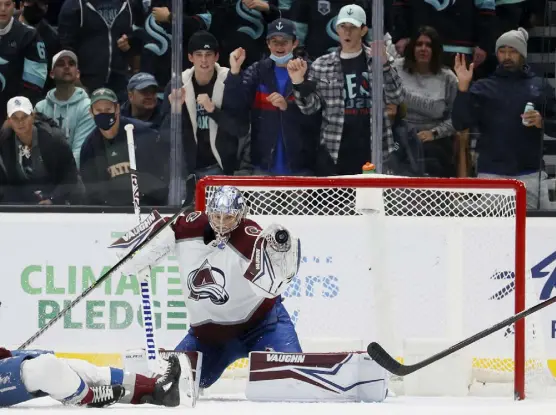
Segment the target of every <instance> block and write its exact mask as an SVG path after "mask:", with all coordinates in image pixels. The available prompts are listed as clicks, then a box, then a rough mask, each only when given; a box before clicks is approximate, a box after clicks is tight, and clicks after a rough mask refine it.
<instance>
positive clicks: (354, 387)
mask: <svg viewBox="0 0 556 415" xmlns="http://www.w3.org/2000/svg"><path fill="white" fill-rule="evenodd" d="M387 385H388V377H387V373H386V371H385V370H384V369H383V368H382V367H380V366H379V365H378V364H377V363H376V362H375V361H373V360H372V359H371V358H369V357H368V356H367V355H366V354H365V353H363V352H360V353H351V352H345V353H273V352H253V353H251V354H250V356H249V382H248V384H247V391H246V396H247V399H249V400H252V401H263V402H361V401H363V402H382V401H383V400H384V399H385V398H386V394H387V391H388V389H387Z"/></svg>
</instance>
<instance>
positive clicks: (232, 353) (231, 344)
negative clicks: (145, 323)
mask: <svg viewBox="0 0 556 415" xmlns="http://www.w3.org/2000/svg"><path fill="white" fill-rule="evenodd" d="M175 351H177V352H201V353H202V354H203V364H202V366H201V376H200V381H199V386H200V387H201V388H208V387H210V386H211V385H212V384H213V383H214V382H216V381H217V380H218V379H219V378H220V376H221V375H222V373H224V370H226V368H227V367H228V366H229V365H230V364H231V363H233V362H235V361H236V360H237V359H241V358H243V357H247V350H246V349H245V347H244V345H243V344H242V343H241V342H240V341H239V340H236V339H233V340H231V341H228V342H226V343H224V344H222V345H218V346H211V345H207V344H204V343H201V342H200V341H199V340H198V339H197V337H195V336H194V335H193V334H192V333H191V331H190V332H189V333H188V334H187V336H185V338H184V339H183V340H182V341H181V342H180V344H178V345H177V346H176V350H175Z"/></svg>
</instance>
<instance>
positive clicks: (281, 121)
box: [226, 19, 320, 175]
mask: <svg viewBox="0 0 556 415" xmlns="http://www.w3.org/2000/svg"><path fill="white" fill-rule="evenodd" d="M267 33H268V34H267V45H268V48H269V50H270V56H269V57H268V58H265V59H262V60H260V61H258V62H255V63H254V64H253V65H251V66H249V67H248V68H247V69H246V70H245V71H244V72H243V73H242V72H241V69H240V68H241V65H242V64H243V62H244V61H245V59H246V52H245V50H244V49H243V48H238V49H236V50H235V51H233V52H232V53H231V55H230V73H229V74H228V78H227V79H226V88H229V90H230V91H231V95H232V96H234V97H235V99H234V101H233V103H232V105H233V106H234V107H235V108H236V109H237V110H238V111H244V112H248V111H250V112H251V161H252V163H253V164H254V166H255V167H256V169H255V174H257V175H311V174H312V170H313V160H314V157H315V154H316V148H317V145H318V142H317V140H318V137H319V127H320V116H319V115H318V114H317V115H315V116H313V115H303V114H302V113H301V111H300V110H299V108H298V107H297V105H295V102H294V97H293V90H292V83H291V80H290V78H289V76H288V70H287V68H286V65H287V64H288V62H289V61H290V60H291V59H293V57H294V56H293V51H294V49H295V48H296V47H297V44H298V40H297V38H296V32H295V25H294V23H293V22H292V21H290V20H287V19H277V20H275V21H273V22H272V23H270V24H269V25H268V28H267Z"/></svg>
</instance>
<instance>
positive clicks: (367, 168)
mask: <svg viewBox="0 0 556 415" xmlns="http://www.w3.org/2000/svg"><path fill="white" fill-rule="evenodd" d="M371 170H375V165H374V164H373V163H371V162H366V163H365V164H364V165H363V171H371Z"/></svg>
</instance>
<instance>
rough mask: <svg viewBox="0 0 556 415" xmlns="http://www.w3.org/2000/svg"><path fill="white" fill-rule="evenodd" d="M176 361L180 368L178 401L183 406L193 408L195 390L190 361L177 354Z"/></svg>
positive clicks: (195, 395)
mask: <svg viewBox="0 0 556 415" xmlns="http://www.w3.org/2000/svg"><path fill="white" fill-rule="evenodd" d="M178 359H179V361H180V366H181V378H180V400H181V402H182V403H183V404H185V405H187V406H189V407H190V408H194V407H195V404H196V403H197V392H196V390H195V381H194V378H193V370H192V368H191V361H190V360H189V357H188V356H187V354H182V353H180V354H178Z"/></svg>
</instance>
